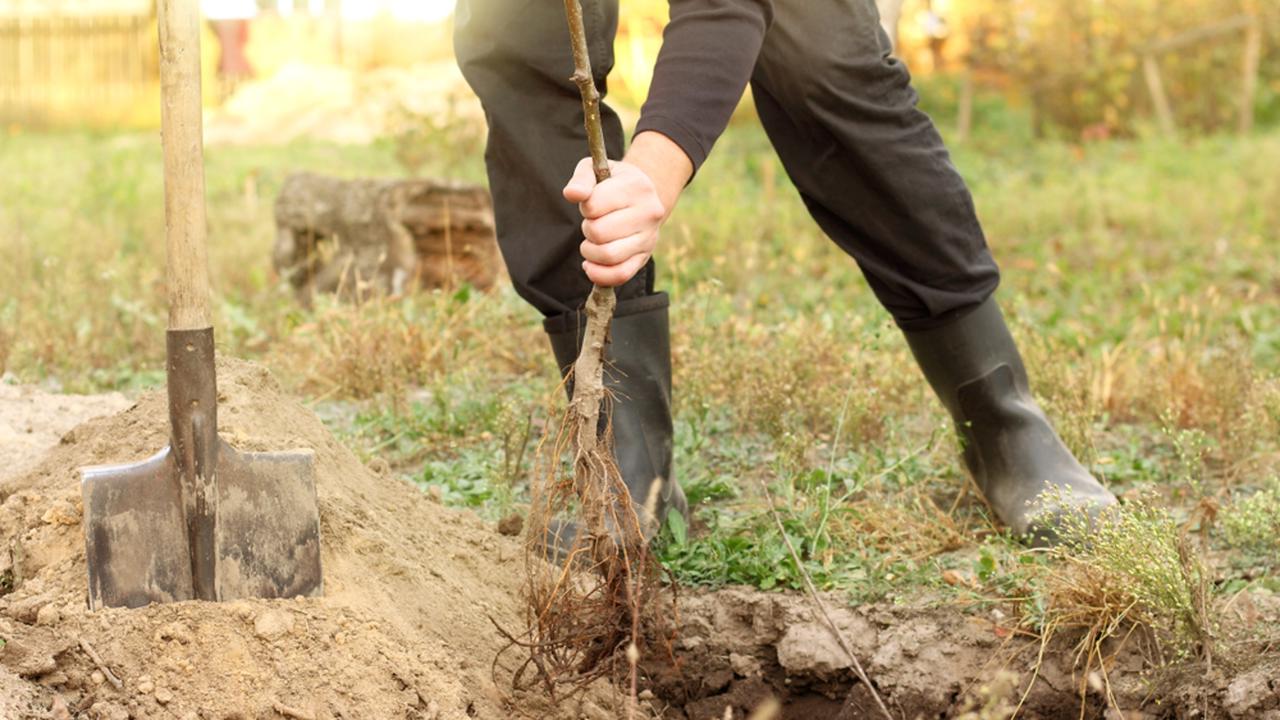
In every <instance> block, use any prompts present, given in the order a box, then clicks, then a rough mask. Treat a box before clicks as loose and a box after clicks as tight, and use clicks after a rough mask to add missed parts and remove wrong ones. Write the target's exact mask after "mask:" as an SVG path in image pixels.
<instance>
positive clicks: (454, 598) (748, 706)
mask: <svg viewBox="0 0 1280 720" xmlns="http://www.w3.org/2000/svg"><path fill="white" fill-rule="evenodd" d="M218 372H219V376H218V377H219V386H220V393H219V395H220V397H219V406H220V422H221V426H222V431H223V435H224V437H226V438H227V439H228V440H229V441H230V442H231V443H232V444H233V445H235V446H237V447H238V448H240V449H242V450H249V451H257V450H284V449H292V448H311V449H314V450H315V452H316V473H317V474H316V480H317V489H318V493H319V500H320V513H321V532H322V545H323V563H324V582H325V588H324V595H323V597H320V598H314V599H292V600H277V601H260V600H258V601H239V602H232V603H225V604H211V603H194V602H187V603H174V604H169V605H153V606H149V607H146V608H142V609H139V610H101V611H97V612H90V611H88V609H87V608H86V601H85V593H86V579H85V578H86V576H85V560H84V536H83V527H82V525H81V512H82V506H81V502H80V491H79V468H80V467H83V466H86V465H94V464H103V463H117V462H130V461H135V460H140V459H143V458H145V457H147V456H149V455H151V454H152V453H154V452H155V451H156V450H158V449H159V448H160V447H162V446H164V445H165V444H166V442H167V434H168V428H167V405H166V401H165V398H164V395H163V392H158V393H150V394H147V395H144V396H143V397H142V398H141V399H140V400H139V401H138V402H137V403H136V404H133V405H132V406H129V407H127V408H123V409H122V406H124V405H126V404H127V401H125V400H123V398H120V397H119V396H110V397H109V398H108V399H103V398H82V399H74V398H60V397H56V396H55V397H50V396H41V395H39V394H38V393H36V392H35V391H31V390H23V391H15V392H9V391H7V390H6V393H7V394H0V431H3V430H4V429H6V428H8V429H9V430H10V431H11V435H14V434H21V435H30V436H31V437H30V438H27V439H26V441H25V444H24V445H23V446H22V447H21V448H16V446H12V445H8V437H9V436H0V438H4V439H5V447H4V449H5V450H6V451H9V450H11V448H16V449H12V450H11V452H10V453H9V454H8V455H5V456H0V460H2V461H3V462H4V466H3V468H0V543H3V545H0V641H2V642H4V645H3V647H0V720H9V719H10V718H14V719H17V718H23V719H25V718H56V719H57V720H64V719H67V718H109V719H111V720H125V719H127V718H181V719H183V720H195V719H203V720H214V719H217V720H222V719H224V718H225V719H230V718H241V719H243V720H248V719H250V718H295V719H296V718H316V719H317V720H319V719H322V718H323V719H330V718H353V719H354V718H361V719H362V720H363V719H366V718H372V719H380V718H388V719H397V718H424V719H426V718H441V719H444V718H469V717H476V718H486V719H487V718H507V717H513V716H524V717H535V718H556V717H563V718H587V719H589V720H604V719H606V718H623V717H627V716H628V714H627V708H626V705H627V703H626V698H625V695H624V694H623V693H621V692H619V691H617V690H614V689H612V688H610V687H609V686H607V685H604V684H597V685H596V686H594V687H592V688H591V689H590V691H588V692H587V693H585V694H583V695H581V696H579V697H577V698H575V699H574V700H573V701H571V702H568V703H563V704H561V705H559V706H556V707H554V708H553V707H552V706H551V705H549V704H548V703H546V701H545V700H544V699H542V698H540V697H536V696H532V695H522V696H520V697H519V698H517V699H515V700H514V701H513V700H512V699H511V698H510V695H511V693H510V691H509V689H508V687H507V686H506V685H505V684H504V682H503V681H504V678H509V677H510V676H511V671H510V669H504V668H498V669H497V671H496V672H495V671H494V669H493V666H492V664H493V660H494V657H495V656H496V655H497V654H498V651H499V650H500V649H502V648H503V647H504V645H505V642H504V640H503V639H502V637H501V635H500V634H499V632H498V631H497V630H496V629H495V625H494V624H495V623H497V624H499V625H501V626H503V627H506V628H509V629H513V630H514V629H518V628H519V627H520V622H521V611H522V604H521V585H522V578H523V577H524V575H523V562H524V559H523V551H522V549H521V546H520V543H519V542H518V541H517V540H515V539H512V538H509V537H505V536H503V535H501V534H499V533H497V532H496V531H495V530H494V529H493V528H492V527H490V526H488V525H487V524H485V523H483V522H482V521H480V520H479V519H477V518H476V517H475V516H474V515H471V514H469V513H463V512H458V511H454V510H450V509H447V508H444V507H441V506H440V505H438V504H436V503H434V502H432V501H431V500H430V499H429V497H428V496H427V495H425V494H423V493H421V492H420V491H419V490H418V489H417V488H415V487H413V486H412V485H410V484H408V483H406V482H404V481H403V480H401V479H399V478H397V477H394V476H393V475H392V474H391V473H389V472H387V471H386V470H385V466H383V467H382V468H378V467H377V466H378V465H379V463H378V462H377V461H375V462H374V463H373V465H374V468H370V467H366V466H365V465H364V464H363V463H361V462H360V460H359V459H358V458H357V457H356V456H355V455H354V454H353V453H351V452H350V451H349V450H348V449H346V448H345V447H343V446H342V445H341V444H340V443H339V442H338V441H337V440H335V439H334V438H333V437H332V435H331V434H330V433H329V432H328V431H327V430H326V429H325V428H324V426H323V425H322V424H321V422H320V421H319V420H318V419H317V418H316V417H315V415H314V414H313V413H311V412H310V411H309V410H307V409H306V408H304V407H302V406H301V405H300V404H298V403H297V402H296V401H294V400H293V399H291V398H289V397H288V396H287V395H286V394H285V393H283V392H282V391H281V390H280V388H279V387H278V386H277V384H276V383H275V382H274V381H273V380H272V379H271V378H270V377H269V376H268V374H267V373H266V371H264V370H263V369H261V368H259V367H257V366H254V365H250V364H246V363H240V362H221V363H220V364H219V371H218ZM94 415H101V417H96V418H93V419H89V420H87V421H84V422H83V423H81V424H78V425H76V423H77V422H78V421H80V420H84V418H87V417H92V416H94ZM73 425H74V428H73V429H70V430H68V429H67V428H71V427H72V426H73ZM13 428H21V429H20V430H18V431H13V430H12V429H13ZM41 433H43V435H41ZM40 437H43V438H44V443H45V445H52V447H51V449H48V452H47V454H44V455H43V457H42V458H41V459H39V460H38V461H35V462H31V461H32V458H34V457H36V456H38V454H39V453H40V452H43V450H44V449H46V448H43V447H41V440H40V439H39V438H40ZM19 463H29V464H27V465H25V466H22V465H19ZM6 470H7V471H6ZM829 603H830V604H831V606H832V613H833V619H834V621H835V622H836V624H837V625H838V626H839V627H840V629H841V631H842V632H843V634H844V635H845V637H846V638H848V639H849V641H850V642H851V644H852V645H853V649H854V650H855V652H856V653H857V655H858V657H859V658H860V659H861V660H862V662H863V664H864V666H865V667H866V670H867V672H868V674H869V675H870V676H871V677H872V679H873V681H874V682H875V684H876V686H877V687H878V688H879V691H880V693H881V695H882V696H883V697H884V698H885V700H886V702H887V703H888V705H889V707H890V708H891V709H892V711H893V714H894V716H895V717H903V718H916V717H951V716H955V715H957V714H958V713H960V712H962V711H963V710H964V709H965V708H976V707H977V706H978V704H985V705H989V706H992V707H993V708H998V707H999V706H1000V705H1001V704H1002V703H1003V704H1004V709H1003V710H1000V709H993V710H992V711H991V712H989V713H987V714H986V715H982V717H990V718H997V717H1006V716H1007V711H1008V710H1009V709H1011V708H1012V706H1013V705H1015V704H1016V703H1017V702H1018V700H1019V699H1020V698H1021V695H1022V691H1023V690H1024V689H1025V688H1026V687H1028V686H1030V688H1031V691H1030V693H1028V694H1027V697H1026V702H1025V704H1024V705H1023V714H1022V716H1024V717H1044V718H1056V717H1062V718H1077V717H1082V716H1083V717H1107V718H1119V717H1125V718H1139V717H1209V718H1213V717H1231V718H1255V717H1256V718H1274V719H1275V720H1280V680H1277V678H1280V662H1277V660H1276V659H1275V658H1274V657H1270V658H1268V657H1267V656H1266V655H1265V653H1255V655H1254V656H1253V657H1251V658H1249V659H1248V662H1245V663H1241V664H1235V665H1233V664H1231V662H1227V661H1220V662H1218V663H1216V664H1215V665H1214V667H1213V668H1212V669H1211V670H1209V671H1207V672H1206V671H1205V670H1204V669H1203V667H1201V668H1200V670H1199V671H1197V672H1196V673H1193V674H1187V673H1183V674H1182V675H1176V676H1157V675H1153V674H1151V673H1149V672H1147V669H1146V668H1147V665H1146V664H1145V663H1144V660H1143V658H1142V656H1141V654H1140V653H1139V652H1137V651H1136V644H1135V645H1133V646H1131V647H1132V648H1133V649H1131V650H1129V651H1126V652H1124V653H1120V654H1119V655H1118V656H1117V657H1116V658H1114V662H1113V663H1112V664H1111V665H1110V668H1109V672H1108V674H1107V682H1101V681H1100V679H1099V677H1098V676H1096V675H1095V676H1094V677H1093V678H1092V682H1091V678H1090V677H1089V676H1088V675H1087V674H1082V673H1080V672H1078V671H1076V670H1075V669H1074V668H1073V663H1072V654H1071V652H1070V645H1069V643H1066V642H1064V643H1062V644H1061V646H1057V647H1053V648H1050V651H1049V652H1047V653H1046V661H1045V662H1043V663H1039V665H1040V668H1039V671H1038V672H1036V673H1034V677H1035V678H1036V679H1035V681H1034V682H1031V679H1032V677H1033V668H1034V667H1035V666H1036V665H1037V652H1036V650H1037V648H1038V645H1037V644H1036V643H1035V642H1033V641H1031V640H1029V639H1026V638H1020V637H1018V636H1017V634H1016V633H1015V632H1014V631H1013V630H1012V629H1011V628H1008V627H1005V626H1004V625H1005V624H1004V623H1002V622H1001V618H1000V616H999V615H998V614H996V615H984V614H982V613H975V612H970V613H967V614H966V613H960V612H957V611H956V610H955V609H951V608H933V607H924V606H917V607H896V606H893V605H889V604H879V605H875V606H866V607H861V608H856V609H855V608H849V607H847V606H846V605H843V604H841V603H840V602H839V598H836V597H832V598H829ZM1277 605H1280V603H1277V602H1276V601H1275V598H1273V597H1271V596H1258V597H1256V598H1252V597H1245V598H1244V601H1237V602H1235V603H1234V605H1233V606H1231V607H1229V608H1228V607H1224V608H1223V613H1224V617H1225V618H1226V619H1227V620H1229V621H1231V624H1232V625H1233V626H1235V627H1244V625H1243V623H1244V619H1246V618H1245V615H1247V616H1248V617H1247V619H1248V621H1249V624H1250V628H1246V629H1247V630H1248V631H1249V632H1252V631H1254V630H1256V628H1257V627H1258V626H1260V625H1266V624H1268V623H1274V622H1276V620H1277V618H1280V607H1278V606H1277ZM1242 607H1245V608H1247V610H1248V612H1246V613H1244V614H1243V615H1242V614H1241V612H1242V611H1241V608H1242ZM1227 616H1229V617H1227ZM678 626H679V635H678V637H677V638H676V640H675V643H674V647H673V652H671V653H666V652H657V651H654V652H650V653H648V654H647V656H646V657H645V659H644V660H643V661H642V666H643V670H644V676H645V677H644V681H643V684H642V687H643V688H645V689H644V690H643V692H642V693H641V703H640V706H639V708H638V709H637V712H636V717H663V718H673V719H677V720H678V719H680V718H687V719H689V720H712V719H717V720H718V719H719V718H724V717H733V718H739V719H741V718H745V717H747V716H748V714H749V713H750V712H751V711H752V710H753V709H755V708H757V707H759V706H760V704H761V703H762V702H764V701H765V699H766V698H769V697H775V698H778V699H780V700H782V702H783V714H782V716H783V717H784V718H803V719H804V720H826V719H828V718H864V717H865V718H871V717H879V716H878V715H877V714H876V712H875V710H874V706H873V705H872V702H871V697H870V694H869V693H868V692H867V691H866V689H865V688H864V687H860V686H856V685H855V683H854V682H852V680H851V677H852V674H851V672H850V670H849V662H848V659H847V657H845V656H844V655H843V653H842V652H841V651H840V649H839V647H838V646H837V645H836V643H835V641H834V640H833V639H832V637H831V635H830V634H829V633H828V631H827V630H826V629H825V627H824V626H823V625H822V624H821V623H820V622H819V621H818V619H817V618H816V616H815V615H814V614H813V612H812V610H811V607H810V605H809V601H808V599H807V598H806V597H804V596H800V595H794V594H783V593H761V592H756V591H750V590H743V589H728V590H720V591H716V592H686V593H684V594H683V597H682V601H681V603H680V621H679V623H678ZM1259 649H1260V650H1261V649H1265V648H1263V647H1259ZM94 656H96V658H95V657H94ZM673 659H674V663H673V662H672V660H673ZM1108 687H1109V692H1110V696H1111V698H1112V700H1111V701H1110V703H1111V704H1113V705H1115V706H1118V707H1120V708H1123V709H1124V710H1125V711H1126V712H1125V714H1123V715H1120V714H1117V713H1116V712H1115V711H1114V710H1112V711H1108V710H1107V709H1106V708H1107V707H1108V705H1109V701H1108V700H1107V693H1108ZM1082 708H1083V712H1082ZM726 709H727V711H728V714H726ZM975 717H976V716H975Z"/></svg>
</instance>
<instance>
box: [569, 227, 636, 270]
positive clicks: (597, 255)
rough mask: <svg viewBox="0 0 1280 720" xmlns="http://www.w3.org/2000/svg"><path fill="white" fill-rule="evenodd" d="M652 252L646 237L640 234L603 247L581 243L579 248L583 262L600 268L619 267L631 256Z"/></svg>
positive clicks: (588, 242)
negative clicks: (588, 262) (585, 261)
mask: <svg viewBox="0 0 1280 720" xmlns="http://www.w3.org/2000/svg"><path fill="white" fill-rule="evenodd" d="M652 250H653V246H652V244H650V243H649V242H648V237H647V236H646V235H644V234H640V233H637V234H635V235H631V236H629V237H625V238H622V239H621V240H615V241H613V242H611V243H605V244H604V245H597V244H595V243H593V242H590V241H583V243H582V245H581V246H580V247H579V251H580V252H581V253H582V257H583V259H584V260H588V261H590V262H592V263H595V264H596V265H601V266H613V265H620V264H622V263H623V262H625V261H627V260H628V259H630V258H631V257H632V256H633V255H640V254H646V253H648V252H650V251H652Z"/></svg>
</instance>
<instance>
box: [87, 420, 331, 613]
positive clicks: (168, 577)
mask: <svg viewBox="0 0 1280 720" xmlns="http://www.w3.org/2000/svg"><path fill="white" fill-rule="evenodd" d="M81 477H82V481H83V482H82V491H83V495H84V528H85V553H86V560H87V563H88V568H89V606H90V607H91V608H93V609H97V608H101V607H130V608H136V607H142V606H144V605H147V604H149V603H153V602H156V603H163V602H176V601H179V600H190V599H192V598H193V597H194V592H193V589H192V582H191V568H192V565H191V554H190V550H189V546H188V539H187V534H186V525H185V522H184V518H183V510H182V508H183V500H182V493H181V488H180V485H179V483H180V476H179V472H178V469H177V466H176V463H175V462H174V460H173V453H172V450H171V448H169V447H166V448H165V449H164V450H162V451H160V452H159V453H157V454H156V455H155V456H154V457H152V458H150V459H148V460H145V461H143V462H139V463H133V464H129V465H112V466H99V467H90V468H84V469H83V470H82V471H81ZM214 486H215V487H216V488H217V505H218V507H217V511H216V521H215V522H216V528H215V538H216V541H215V542H216V547H217V552H216V558H215V582H216V588H217V599H218V600H235V599H239V598H280V597H296V596H299V595H308V596H313V595H319V594H320V593H321V592H322V591H323V583H322V578H321V569H320V513H319V509H318V505H317V503H316V487H315V471H314V453H312V452H311V451H310V450H294V451H290V452H278V453H241V452H238V451H237V450H236V449H235V448H232V447H231V446H230V445H228V444H227V443H226V442H225V441H223V440H222V439H221V438H219V439H218V453H217V463H216V469H215V472H214Z"/></svg>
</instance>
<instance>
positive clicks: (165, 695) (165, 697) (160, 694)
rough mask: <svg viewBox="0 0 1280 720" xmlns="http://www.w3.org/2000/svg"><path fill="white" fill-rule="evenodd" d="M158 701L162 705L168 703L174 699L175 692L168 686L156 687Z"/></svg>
mask: <svg viewBox="0 0 1280 720" xmlns="http://www.w3.org/2000/svg"><path fill="white" fill-rule="evenodd" d="M155 697H156V702H158V703H160V704H161V705H168V704H169V703H170V702H172V701H173V693H172V692H169V689H168V688H156V696H155Z"/></svg>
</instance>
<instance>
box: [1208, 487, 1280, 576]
mask: <svg viewBox="0 0 1280 720" xmlns="http://www.w3.org/2000/svg"><path fill="white" fill-rule="evenodd" d="M1219 521H1220V522H1221V527H1222V533H1223V536H1224V537H1225V539H1226V541H1227V545H1229V546H1230V547H1232V548H1235V549H1238V550H1242V551H1244V552H1245V553H1248V554H1249V555H1251V556H1253V557H1256V558H1261V559H1264V560H1265V561H1267V562H1270V563H1274V562H1275V561H1276V557H1277V555H1280V479H1275V478H1273V479H1272V480H1271V482H1270V483H1268V484H1267V485H1266V486H1265V487H1263V488H1262V489H1261V490H1259V491H1257V492H1255V493H1254V494H1252V495H1250V496H1248V497H1245V498H1243V499H1240V500H1237V501H1235V502H1233V503H1231V504H1230V505H1228V506H1227V507H1226V508H1224V509H1223V510H1222V512H1221V513H1220V514H1219Z"/></svg>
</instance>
